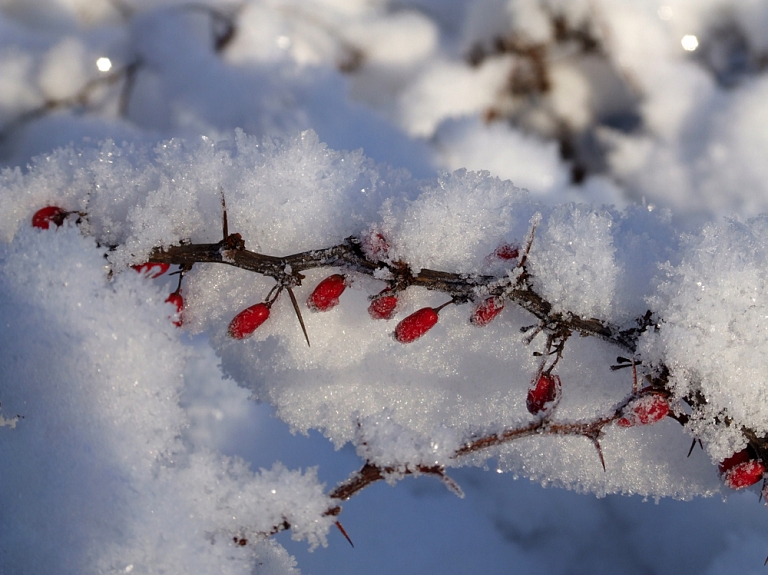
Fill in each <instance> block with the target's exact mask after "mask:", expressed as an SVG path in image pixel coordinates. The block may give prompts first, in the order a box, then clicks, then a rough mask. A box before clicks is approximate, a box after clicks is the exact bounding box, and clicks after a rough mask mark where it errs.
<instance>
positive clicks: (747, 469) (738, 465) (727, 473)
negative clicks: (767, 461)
mask: <svg viewBox="0 0 768 575" xmlns="http://www.w3.org/2000/svg"><path fill="white" fill-rule="evenodd" d="M718 469H719V470H720V477H722V479H723V482H724V483H725V484H726V485H727V486H728V487H730V488H731V489H743V488H744V487H749V486H750V485H754V484H755V483H757V482H758V481H760V480H761V479H762V478H763V474H764V473H765V465H763V463H762V462H761V461H760V460H759V459H754V458H753V457H752V455H751V454H750V453H749V450H748V449H742V450H741V451H739V452H738V453H734V454H733V455H731V456H730V457H729V458H727V459H725V460H724V461H722V462H721V463H720V465H718Z"/></svg>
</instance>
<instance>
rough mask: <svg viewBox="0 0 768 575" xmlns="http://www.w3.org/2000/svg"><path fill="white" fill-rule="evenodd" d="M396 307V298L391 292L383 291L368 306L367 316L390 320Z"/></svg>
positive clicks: (387, 289) (389, 290) (388, 290)
mask: <svg viewBox="0 0 768 575" xmlns="http://www.w3.org/2000/svg"><path fill="white" fill-rule="evenodd" d="M396 307H397V296H396V295H394V294H393V293H392V290H391V289H389V288H386V289H385V290H383V291H382V292H381V293H380V294H379V295H378V296H376V298H375V299H374V300H373V301H372V302H371V305H369V306H368V315H370V316H371V318H373V319H392V318H393V317H394V316H395V308H396Z"/></svg>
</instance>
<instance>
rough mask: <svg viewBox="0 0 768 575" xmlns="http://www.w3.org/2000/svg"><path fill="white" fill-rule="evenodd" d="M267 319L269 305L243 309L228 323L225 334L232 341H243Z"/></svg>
mask: <svg viewBox="0 0 768 575" xmlns="http://www.w3.org/2000/svg"><path fill="white" fill-rule="evenodd" d="M267 319H269V305H268V304H266V303H263V302H262V303H257V304H256V305H252V306H251V307H247V308H245V309H244V310H243V311H241V312H240V313H239V314H237V315H236V316H235V317H234V318H232V321H231V322H229V328H228V329H227V333H228V334H229V336H230V337H232V338H234V339H244V338H246V337H248V336H249V335H251V334H252V333H253V332H254V331H256V329H258V327H259V326H260V325H261V324H263V323H264V322H265V321H267Z"/></svg>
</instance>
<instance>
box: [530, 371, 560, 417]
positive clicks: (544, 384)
mask: <svg viewBox="0 0 768 575" xmlns="http://www.w3.org/2000/svg"><path fill="white" fill-rule="evenodd" d="M562 390H563V384H562V383H561V382H560V377H559V376H557V375H552V374H548V373H542V374H541V375H540V376H539V379H538V380H536V383H535V384H534V385H532V386H531V387H530V388H529V389H528V397H527V398H526V401H525V406H526V407H527V408H528V412H529V413H531V414H533V415H546V414H547V413H549V412H551V411H552V410H553V409H554V408H555V407H557V404H558V403H560V396H561V395H562Z"/></svg>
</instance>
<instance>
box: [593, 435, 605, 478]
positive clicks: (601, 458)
mask: <svg viewBox="0 0 768 575" xmlns="http://www.w3.org/2000/svg"><path fill="white" fill-rule="evenodd" d="M592 443H594V445H595V449H597V455H598V456H599V457H600V463H601V464H602V466H603V471H608V470H607V469H606V468H605V458H604V457H603V448H602V447H600V442H599V441H598V440H597V439H592Z"/></svg>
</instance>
